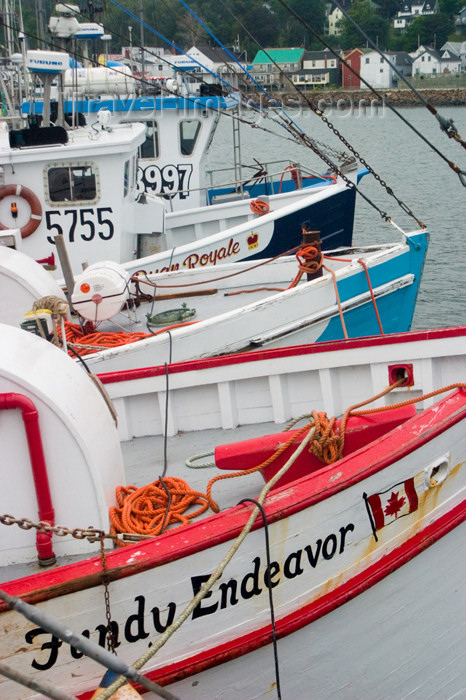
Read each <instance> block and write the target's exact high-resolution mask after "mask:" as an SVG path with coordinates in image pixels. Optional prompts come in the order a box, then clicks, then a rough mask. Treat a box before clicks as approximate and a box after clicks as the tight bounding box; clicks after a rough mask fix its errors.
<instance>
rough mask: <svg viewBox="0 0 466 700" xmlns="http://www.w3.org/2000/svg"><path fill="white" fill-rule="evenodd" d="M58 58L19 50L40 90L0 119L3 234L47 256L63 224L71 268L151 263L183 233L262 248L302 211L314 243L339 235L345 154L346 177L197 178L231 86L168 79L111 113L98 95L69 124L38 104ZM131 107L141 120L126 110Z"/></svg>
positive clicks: (285, 244)
mask: <svg viewBox="0 0 466 700" xmlns="http://www.w3.org/2000/svg"><path fill="white" fill-rule="evenodd" d="M69 61H70V58H69V55H68V54H66V53H64V52H51V51H40V50H37V51H29V52H28V53H27V67H28V68H29V70H30V71H31V74H32V75H34V76H35V79H37V76H39V78H40V80H42V81H43V83H44V84H43V90H44V98H43V99H41V100H36V101H35V102H34V103H33V107H34V109H32V108H31V107H30V106H26V107H24V108H25V109H28V110H29V111H28V113H27V122H25V123H23V124H21V125H20V127H21V128H16V129H15V128H9V127H7V122H6V121H4V122H3V127H4V128H3V131H1V132H0V164H1V165H2V166H3V170H2V178H1V183H0V236H1V238H2V241H3V244H4V245H9V246H12V247H15V248H16V249H17V250H20V251H21V252H24V253H25V254H27V255H29V256H30V257H32V258H34V259H35V260H39V261H42V264H48V265H49V266H53V265H57V266H58V262H59V261H58V259H57V250H56V244H55V237H56V236H57V235H63V237H64V239H65V240H66V244H67V249H68V253H67V254H68V258H69V261H70V265H71V269H72V270H73V271H74V272H75V273H76V274H77V273H78V272H80V271H81V270H82V268H83V266H85V265H90V264H93V263H95V262H99V261H101V260H104V259H109V260H112V261H114V262H117V263H124V262H128V261H134V260H139V259H141V258H142V259H143V260H144V262H143V264H144V265H147V264H148V262H147V259H148V257H149V256H150V260H151V264H152V265H153V266H155V267H160V268H161V267H163V266H164V265H167V264H169V263H170V260H171V258H172V257H173V252H174V251H175V250H177V249H178V248H180V247H183V246H186V245H188V244H190V245H191V249H192V252H194V251H196V250H198V249H200V242H201V241H202V243H203V242H204V239H207V240H208V241H209V242H210V246H211V247H212V245H214V244H215V245H217V246H219V245H220V247H225V248H228V247H229V246H230V248H232V249H234V250H235V253H234V256H233V259H234V260H243V259H256V258H261V257H271V256H275V255H277V254H280V253H283V252H284V251H286V250H288V249H289V248H292V247H293V246H294V245H296V244H297V243H298V239H299V230H300V225H301V224H302V223H303V222H304V221H306V220H309V221H312V226H313V227H314V228H317V229H319V230H320V231H321V236H322V241H323V246H324V248H334V247H338V246H340V245H342V246H349V245H351V242H352V232H353V221H354V207H355V190H354V188H353V187H351V186H350V185H351V184H352V183H353V182H354V183H355V182H356V181H357V180H358V178H359V177H360V176H361V172H360V173H359V174H358V171H357V168H356V165H355V163H354V162H351V163H350V164H348V169H349V170H348V176H347V181H346V182H345V181H344V180H343V179H342V178H341V177H340V176H337V175H336V174H328V175H325V176H323V177H317V178H312V177H311V178H307V177H305V175H306V174H311V173H307V171H306V170H305V169H302V168H301V166H300V165H299V164H294V165H293V167H291V166H289V167H288V165H276V166H275V167H277V168H279V172H278V174H277V173H276V172H275V171H273V172H272V171H271V172H270V173H269V174H268V175H264V174H262V175H261V177H259V176H258V177H257V178H254V177H252V178H251V177H249V180H251V182H250V184H249V185H248V186H246V185H244V182H243V180H241V181H240V182H236V181H235V182H234V184H233V185H232V186H230V185H228V187H227V189H225V187H226V183H224V184H223V185H219V186H209V185H208V184H201V179H202V178H203V175H204V159H205V155H206V153H207V151H208V148H209V145H210V143H211V139H212V137H213V134H214V132H215V128H216V125H217V122H218V119H219V117H220V114H221V113H222V112H226V113H228V112H230V111H232V110H234V109H235V108H236V107H237V105H238V99H237V97H235V95H231V96H229V95H225V96H224V95H222V94H220V95H212V96H209V97H206V96H202V97H199V96H198V95H197V96H196V95H194V96H193V95H192V94H189V93H186V94H185V93H183V91H182V90H181V88H180V94H177V95H170V96H168V97H163V98H162V97H157V98H151V99H152V102H151V104H150V105H149V104H148V103H147V101H144V100H142V98H137V99H136V100H135V101H134V104H133V102H131V104H133V107H134V108H133V109H132V110H130V115H129V117H128V118H127V119H126V120H123V119H121V120H118V123H114V122H113V121H112V111H111V110H110V109H104V108H103V106H102V105H100V109H99V110H98V112H97V113H95V114H94V113H92V114H93V116H94V117H95V118H93V119H92V120H91V121H90V123H89V124H88V125H87V126H77V127H74V128H72V127H71V126H70V125H68V124H67V122H66V120H65V118H64V115H63V114H62V119H61V123H60V116H59V115H60V112H58V115H57V118H56V121H55V122H53V121H52V119H51V116H52V115H51V110H50V108H49V107H48V105H49V104H50V91H51V88H52V82H53V81H54V80H57V79H58V77H59V76H61V75H62V73H64V72H66V67H67V66H68V65H69ZM44 65H45V66H46V68H44ZM48 66H50V67H48ZM154 100H155V102H154ZM57 109H58V108H57ZM61 110H63V107H61ZM154 113H155V116H154ZM141 115H143V116H141ZM140 116H141V119H142V122H140V121H136V119H139V117H140ZM149 117H150V120H151V121H150V124H149V122H148V120H149ZM154 119H156V121H154ZM154 124H156V126H154ZM148 131H149V132H150V137H149V136H148ZM148 139H152V142H154V139H157V144H158V145H157V147H156V150H155V151H154V153H156V163H155V162H153V161H152V160H149V161H148V162H145V161H144V159H143V160H140V157H139V156H140V155H141V154H144V152H145V150H147V140H148ZM154 157H155V156H154ZM274 173H275V176H274ZM345 177H346V176H345ZM245 179H246V178H244V180H245ZM141 183H146V184H145V185H144V186H142V185H141ZM243 185H244V186H243ZM228 188H229V189H228ZM227 190H228V191H227ZM259 192H264V195H261V196H258V193H259ZM245 228H246V229H248V231H249V233H248V236H249V235H251V232H254V233H255V234H256V235H257V245H255V246H254V247H252V248H251V247H248V246H247V245H246V244H245V234H244V229H245ZM295 232H298V233H295ZM246 237H247V236H246ZM201 252H202V251H201ZM216 263H217V264H221V263H222V258H218V259H217V261H216ZM58 267H59V269H58V270H57V272H56V276H57V278H61V277H63V270H62V268H61V267H60V266H58Z"/></svg>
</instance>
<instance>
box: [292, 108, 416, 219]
mask: <svg viewBox="0 0 466 700" xmlns="http://www.w3.org/2000/svg"><path fill="white" fill-rule="evenodd" d="M307 103H308V105H309V107H310V109H311V110H312V111H313V112H314V114H316V116H318V117H319V118H320V119H321V120H322V121H323V122H324V124H326V125H327V126H328V128H329V129H330V130H331V131H333V133H334V134H335V136H336V137H337V138H339V139H340V141H341V142H342V143H343V144H344V145H345V146H346V148H348V150H349V151H350V152H351V153H352V154H353V156H354V157H355V158H356V160H357V161H359V162H360V163H361V165H363V166H364V167H365V168H367V170H368V171H369V172H370V173H371V175H372V176H373V177H374V178H375V179H376V180H377V182H378V183H379V184H380V185H381V186H382V187H383V188H384V189H385V190H386V192H387V194H388V195H389V196H390V197H393V198H394V199H395V201H396V202H397V204H398V205H399V206H400V207H401V208H402V209H403V210H404V211H405V212H406V213H407V214H408V215H409V216H410V217H412V218H413V219H414V220H415V221H416V223H417V224H418V226H419V227H420V228H426V226H425V224H424V223H423V222H422V221H421V220H420V219H418V218H417V217H416V216H415V214H414V213H413V212H412V211H411V209H410V208H409V207H408V206H407V205H406V204H405V203H404V202H403V201H402V200H401V199H399V198H398V197H397V196H396V195H395V193H394V192H393V190H392V189H391V187H389V186H388V185H387V183H386V182H385V180H383V179H382V178H381V177H380V175H379V174H378V173H376V172H375V170H374V169H373V168H372V167H371V166H370V165H369V163H368V162H367V161H366V160H365V159H364V158H363V157H362V156H361V154H360V153H359V151H357V150H356V149H355V148H353V146H352V145H351V144H350V143H349V141H347V140H346V139H345V137H344V136H343V134H341V133H340V131H338V129H337V128H336V126H334V125H333V124H332V122H331V121H330V120H329V119H327V117H326V116H325V114H324V113H323V111H322V110H321V109H319V108H318V107H314V105H313V104H312V102H311V101H310V100H307ZM288 128H289V129H290V131H292V132H293V133H294V134H295V136H298V137H299V138H300V139H301V141H302V142H303V143H305V144H306V145H307V146H308V147H309V148H311V149H312V150H313V151H314V153H316V154H317V155H318V156H319V157H320V158H321V159H322V160H323V161H324V162H325V163H327V165H328V166H329V167H330V168H331V169H332V170H334V171H336V172H337V173H338V174H339V175H340V177H341V178H342V179H343V180H344V181H345V182H346V184H347V185H348V186H349V187H352V188H353V189H355V190H356V191H357V192H359V194H360V195H361V196H362V197H363V198H364V199H365V200H366V201H367V202H368V203H369V204H370V205H371V206H372V207H374V209H376V210H377V211H378V212H379V214H380V216H381V217H382V218H383V219H384V220H385V221H387V222H390V221H391V217H390V216H389V215H388V214H387V213H386V212H383V211H382V210H381V209H380V208H379V207H378V206H377V205H376V204H375V203H374V202H373V201H372V200H370V199H369V198H368V197H366V196H365V195H364V194H363V193H362V192H361V191H360V190H359V189H358V188H357V187H356V185H355V184H354V182H352V181H351V180H350V179H349V178H348V177H347V176H346V175H345V174H344V173H343V172H341V169H340V168H338V167H337V166H336V165H335V163H333V162H332V161H331V160H330V159H329V158H327V156H326V155H325V154H324V153H322V151H321V150H320V149H319V148H317V146H316V145H315V143H316V142H313V139H310V138H309V137H308V136H307V135H306V134H304V133H300V132H298V131H297V130H296V129H295V128H294V126H293V124H292V123H291V122H288Z"/></svg>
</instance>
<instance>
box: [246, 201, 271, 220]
mask: <svg viewBox="0 0 466 700" xmlns="http://www.w3.org/2000/svg"><path fill="white" fill-rule="evenodd" d="M249 206H250V209H251V211H252V213H253V214H259V216H262V215H263V214H268V213H269V211H270V205H269V203H268V202H267V201H266V200H265V199H259V198H257V199H251V203H250V205H249Z"/></svg>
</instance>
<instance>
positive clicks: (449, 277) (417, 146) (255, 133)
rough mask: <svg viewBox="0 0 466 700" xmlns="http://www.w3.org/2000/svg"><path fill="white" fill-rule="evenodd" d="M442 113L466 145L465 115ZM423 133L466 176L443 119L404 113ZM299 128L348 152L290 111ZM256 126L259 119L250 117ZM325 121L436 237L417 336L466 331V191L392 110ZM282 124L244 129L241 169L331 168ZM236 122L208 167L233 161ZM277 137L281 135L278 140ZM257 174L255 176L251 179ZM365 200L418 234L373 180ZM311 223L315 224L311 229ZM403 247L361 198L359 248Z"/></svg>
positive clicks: (333, 112) (460, 110) (465, 110)
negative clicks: (257, 164)
mask: <svg viewBox="0 0 466 700" xmlns="http://www.w3.org/2000/svg"><path fill="white" fill-rule="evenodd" d="M437 109H438V112H439V113H440V114H441V115H442V116H443V117H445V118H446V119H453V121H454V124H455V126H456V128H457V130H458V132H459V134H460V136H461V137H462V138H463V140H466V107H444V108H443V107H439V108H437ZM397 111H398V112H399V113H400V114H401V115H402V116H403V117H404V119H406V120H407V121H409V122H410V123H411V124H412V125H413V126H414V127H415V128H416V130H417V131H418V132H420V133H421V134H422V136H423V137H424V138H425V139H426V140H427V141H428V142H429V143H432V144H433V146H434V147H435V148H436V149H437V150H438V151H439V152H440V153H441V154H442V155H443V156H445V158H446V159H447V160H448V161H452V162H453V163H455V164H456V165H457V166H458V167H459V168H461V169H462V170H465V171H466V151H465V150H464V149H463V148H462V146H461V144H460V143H458V142H456V141H455V140H453V139H449V138H448V136H447V135H446V134H445V133H442V131H441V130H440V126H439V123H438V121H437V119H436V118H435V117H434V116H433V115H432V114H431V113H430V112H429V111H428V110H427V109H426V108H425V107H407V108H398V110H397ZM286 112H287V114H289V115H290V116H291V118H292V120H293V121H294V122H295V123H296V124H297V125H298V126H299V127H300V128H301V129H302V130H303V131H304V132H305V133H306V134H307V135H309V136H311V137H313V138H315V139H317V140H318V141H319V142H323V143H326V144H328V145H330V146H332V147H333V148H337V149H338V150H346V151H347V149H346V147H345V146H344V145H343V144H342V143H341V142H340V140H339V139H338V138H337V137H336V135H335V134H334V132H333V131H332V130H330V129H329V128H328V126H327V125H326V124H325V123H324V122H323V121H322V120H321V119H319V118H318V117H317V116H316V115H315V114H314V113H313V112H312V111H310V110H299V111H298V110H296V109H295V110H293V109H291V110H290V109H287V110H286ZM243 116H244V117H245V119H250V120H251V121H252V119H253V117H252V115H248V114H245V115H243ZM325 117H326V118H327V119H328V120H329V121H330V122H331V123H332V124H333V125H334V126H335V127H336V129H338V131H339V132H340V133H341V134H342V135H343V136H344V137H345V139H346V140H347V141H348V142H349V143H350V144H351V146H352V147H353V148H354V149H355V151H356V152H357V153H359V154H360V155H361V156H362V157H363V158H364V160H365V161H366V162H367V163H368V165H369V166H370V167H371V168H372V169H373V170H374V171H375V172H376V173H377V174H378V175H379V176H380V178H381V180H383V181H385V182H386V184H387V185H388V186H389V187H390V188H391V189H392V190H393V192H394V194H395V195H396V197H397V198H398V199H399V200H401V201H402V202H404V204H406V205H407V207H408V208H409V209H410V210H411V211H412V212H413V214H414V215H415V217H416V218H417V219H418V220H420V221H422V222H424V223H425V224H426V226H427V228H428V230H429V232H430V236H431V238H430V246H429V251H428V255H427V260H426V265H425V269H424V275H423V280H422V284H421V291H420V294H419V297H418V302H417V307H416V312H415V316H414V321H413V326H412V329H413V330H421V329H429V328H441V327H445V326H457V325H464V324H466V285H465V281H466V275H465V262H464V254H465V248H466V187H463V185H462V184H461V182H460V180H459V177H458V175H456V174H455V173H454V172H453V170H452V169H451V168H450V167H449V165H448V163H447V162H446V161H445V160H444V158H442V157H440V156H439V155H438V154H437V153H436V152H435V151H434V150H433V149H432V148H431V147H430V146H429V145H428V144H427V143H425V141H424V140H422V138H421V137H420V136H418V135H417V134H416V133H414V132H413V131H412V130H411V129H410V128H409V127H408V126H407V125H406V124H404V123H403V121H402V120H401V119H400V118H399V117H398V116H397V115H396V114H394V113H393V112H392V111H391V110H390V109H388V107H386V106H384V107H379V108H378V109H376V108H372V109H371V108H367V109H354V108H350V107H345V108H343V109H341V110H339V109H338V108H337V105H335V106H334V107H329V108H328V109H326V110H325ZM277 121H278V120H275V121H272V120H271V119H266V118H261V119H259V121H257V120H256V123H257V125H258V126H259V127H264V129H267V130H268V131H264V130H263V129H261V128H250V127H247V126H242V127H241V155H242V157H241V161H242V163H248V164H250V163H253V160H252V159H253V158H257V160H259V161H261V162H267V161H272V160H280V159H290V160H293V161H297V162H301V163H302V164H303V165H307V164H309V162H311V163H312V164H313V167H314V168H315V169H316V171H320V172H323V171H324V170H325V164H324V163H323V162H322V161H321V160H319V159H318V158H317V157H316V156H315V155H314V154H313V153H312V152H311V151H309V149H308V148H306V147H303V146H300V145H297V144H296V143H295V142H293V141H292V140H290V138H291V137H289V135H288V134H287V132H286V131H285V129H283V128H282V127H280V126H279V125H278V124H277ZM231 129H232V125H231V120H230V119H228V118H224V119H221V120H220V124H219V128H218V130H217V132H216V134H215V137H214V141H213V143H212V148H211V152H210V154H209V159H208V167H211V168H215V167H222V164H223V163H226V162H229V161H230V159H231V158H232V147H231ZM270 131H273V132H275V133H277V134H279V135H280V138H278V139H277V138H274V137H272V136H271V135H270V133H269V132H270ZM251 172H252V171H251ZM360 189H361V192H363V193H364V195H366V197H368V198H369V199H371V201H373V202H374V203H375V204H376V205H377V206H378V207H379V209H381V210H382V211H383V212H386V213H387V214H388V215H389V216H390V217H391V218H392V219H393V221H394V222H395V223H396V224H397V225H398V226H400V227H401V228H402V229H403V230H405V231H410V230H414V229H416V228H418V225H417V223H416V221H415V220H414V219H413V218H411V217H410V216H408V214H406V212H405V211H403V209H401V207H400V206H399V205H398V203H397V202H396V200H395V199H394V198H393V197H391V196H389V195H388V194H387V192H386V190H385V189H384V188H383V187H382V186H381V185H380V184H379V182H378V181H377V180H376V178H374V177H373V176H372V175H371V174H369V175H366V176H365V177H364V178H363V179H362V181H361V183H360ZM311 223H312V222H311ZM385 240H386V241H393V240H399V233H398V232H397V231H396V229H395V228H394V227H393V226H392V225H391V224H389V223H386V222H385V221H384V220H383V219H382V217H381V216H380V214H379V212H378V211H377V210H376V209H374V208H373V207H372V206H371V205H370V204H368V203H367V202H366V201H365V200H364V199H363V198H362V197H358V198H357V203H356V215H355V226H354V237H353V242H354V244H360V245H368V244H370V243H371V242H374V241H376V242H382V241H385Z"/></svg>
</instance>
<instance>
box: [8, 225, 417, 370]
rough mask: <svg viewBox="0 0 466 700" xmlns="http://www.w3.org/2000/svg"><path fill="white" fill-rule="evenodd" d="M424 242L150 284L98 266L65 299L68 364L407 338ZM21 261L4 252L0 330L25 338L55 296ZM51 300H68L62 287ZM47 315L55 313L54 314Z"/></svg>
mask: <svg viewBox="0 0 466 700" xmlns="http://www.w3.org/2000/svg"><path fill="white" fill-rule="evenodd" d="M305 235H306V234H305ZM309 235H310V236H311V237H313V234H312V233H311V234H309ZM428 239H429V234H428V233H427V231H425V230H423V231H417V232H412V233H410V234H406V236H404V235H403V237H402V240H401V241H397V242H395V243H392V244H389V243H386V244H382V245H378V246H367V247H352V248H349V249H347V250H343V249H339V250H338V251H336V252H335V253H330V254H328V255H325V254H322V253H321V252H319V250H318V243H315V245H307V246H305V247H303V248H302V249H300V251H299V252H298V253H297V256H296V257H294V256H293V257H284V258H279V259H276V260H271V261H261V262H260V263H258V264H255V265H253V264H251V263H247V262H241V263H234V264H225V265H222V266H221V267H218V268H217V267H215V266H212V265H211V266H206V267H198V268H194V269H191V270H182V269H180V270H177V271H173V272H166V273H159V274H155V275H154V274H152V275H151V274H147V273H146V272H143V271H139V273H135V274H130V273H129V272H128V269H130V270H131V271H133V270H132V266H131V265H129V266H117V265H115V264H114V263H111V262H103V263H100V264H99V263H97V264H95V265H91V266H90V267H88V268H87V269H86V270H85V271H84V272H83V273H82V275H80V276H78V277H76V279H75V281H74V289H73V292H72V294H71V295H70V299H71V303H72V307H73V309H74V311H75V313H76V314H77V315H75V316H74V318H73V317H70V316H69V315H66V316H63V315H62V316H61V317H60V323H63V329H62V332H61V337H62V338H63V337H65V338H66V343H65V344H66V345H67V348H68V350H69V352H70V353H72V354H73V355H75V356H79V355H81V356H86V363H87V364H88V366H89V367H92V370H93V371H96V372H99V373H100V372H107V371H115V370H123V369H130V368H138V367H146V366H150V365H152V364H153V363H154V362H155V363H157V364H162V363H164V362H168V363H172V362H180V361H184V360H189V359H195V358H201V357H209V356H215V355H224V354H229V353H232V352H238V351H245V350H251V349H258V348H267V347H283V346H284V345H289V344H297V343H305V342H317V341H325V340H336V339H340V338H344V337H358V336H365V335H376V334H377V333H393V332H399V331H407V330H409V329H410V327H411V322H412V318H413V314H414V309H415V303H416V297H417V293H418V289H419V284H420V280H421V276H422V269H423V265H424V259H425V255H426V251H427V245H428ZM23 259H24V256H22V255H20V254H19V253H18V252H17V251H7V252H5V251H2V250H1V249H0V275H1V278H2V287H3V288H4V297H3V301H2V303H1V304H0V320H1V321H3V322H5V321H8V322H9V323H13V325H17V326H19V325H21V324H22V323H23V322H24V321H27V323H28V327H30V323H33V324H34V313H32V314H31V313H29V312H32V311H34V309H35V310H37V309H38V308H39V309H40V308H41V307H46V308H47V304H48V301H47V300H42V301H41V299H42V297H43V296H47V295H48V294H50V293H51V287H50V280H49V278H48V276H47V273H46V272H45V271H44V270H42V269H41V268H40V266H38V265H36V269H35V270H33V265H29V266H26V265H25V264H24V262H23ZM2 260H3V261H4V262H3V263H2ZM193 267H194V265H193ZM307 274H309V276H310V278H311V279H307ZM34 288H36V289H37V291H36V292H35V294H34V291H33V290H34ZM44 290H46V291H47V294H46V295H44V294H43V292H44ZM54 296H56V297H59V298H60V297H61V298H63V292H62V290H61V288H60V287H59V286H58V285H56V287H55V294H54ZM34 297H35V298H34ZM48 308H49V309H50V312H53V302H52V305H51V306H50V305H49V307H48ZM52 315H53V314H52ZM50 321H51V322H52V321H53V319H52V318H50ZM59 325H60V324H59ZM36 332H38V333H39V332H40V330H38V329H36ZM48 333H52V327H51V326H50V328H49V329H48V330H47V331H46V334H48ZM55 341H57V342H60V341H59V338H55Z"/></svg>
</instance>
